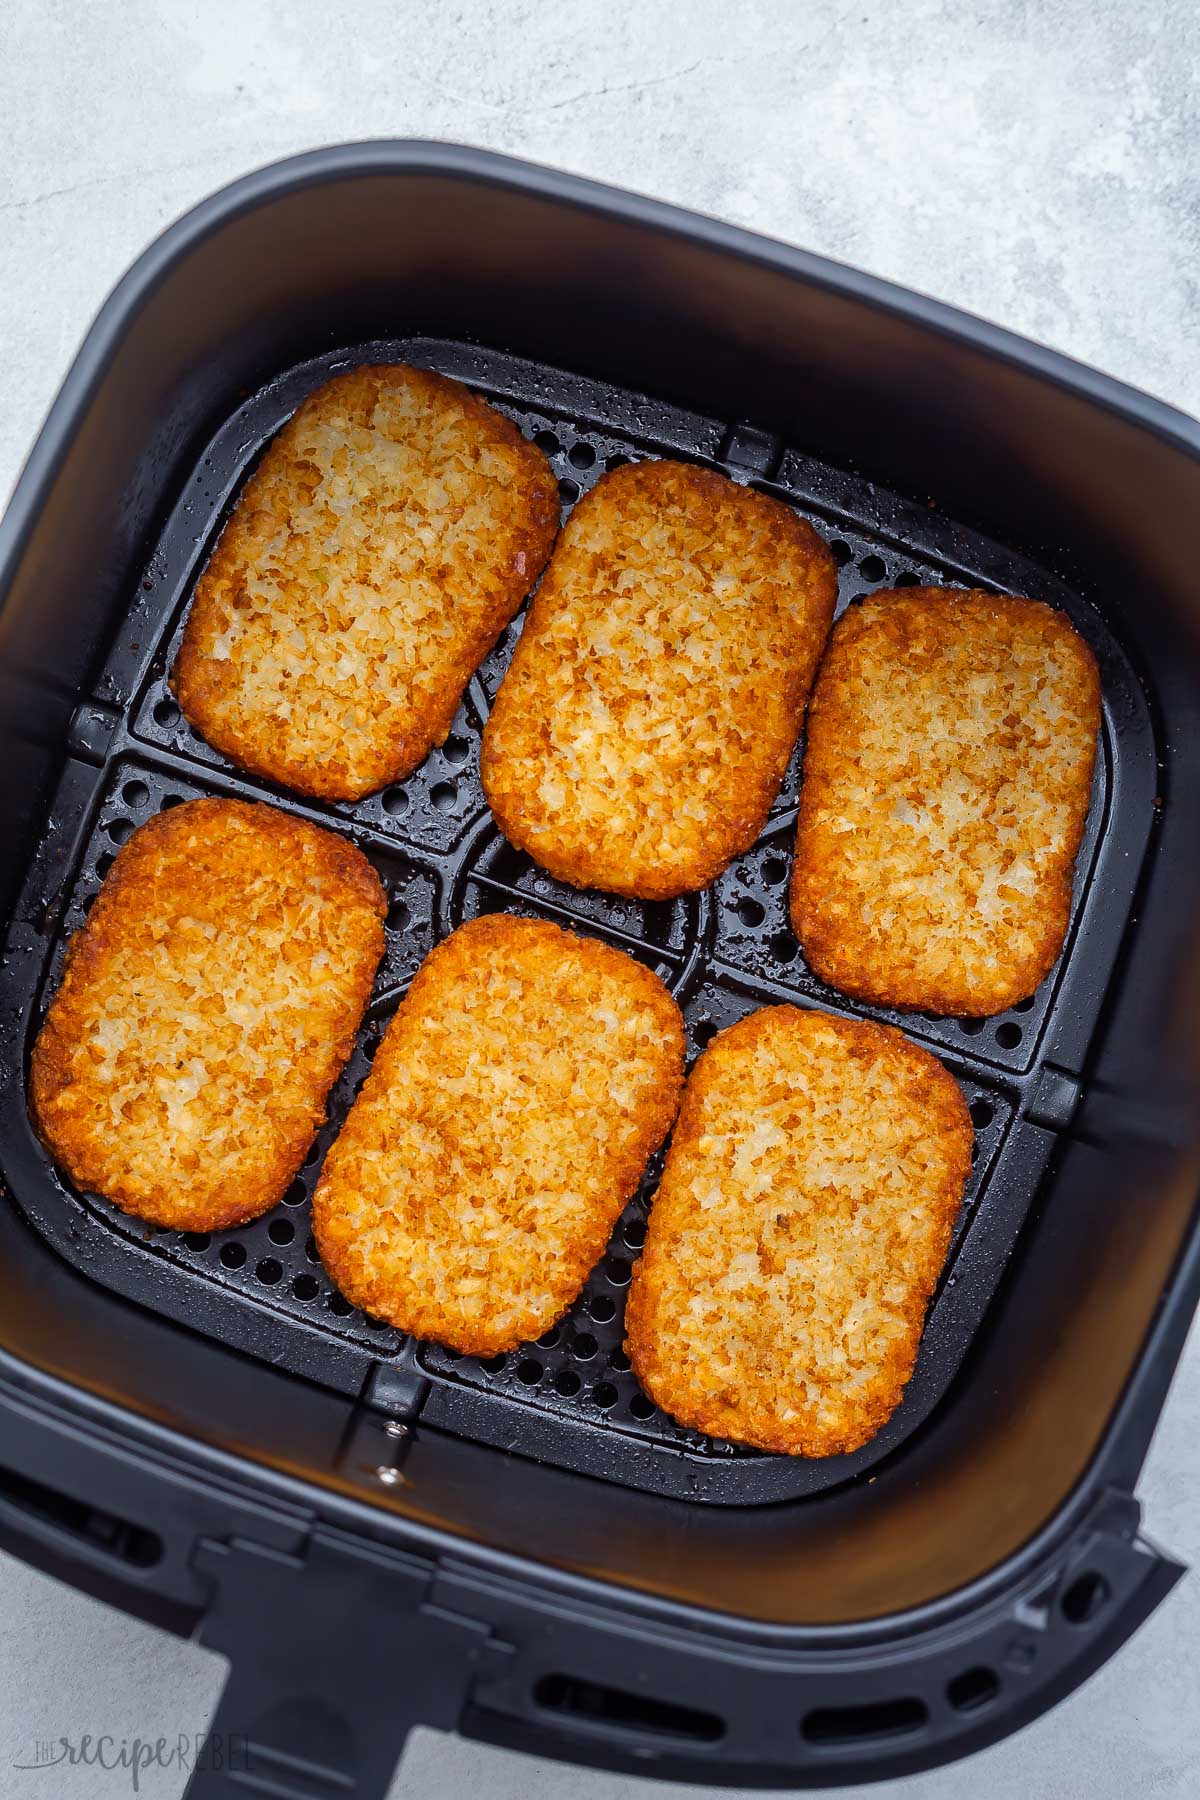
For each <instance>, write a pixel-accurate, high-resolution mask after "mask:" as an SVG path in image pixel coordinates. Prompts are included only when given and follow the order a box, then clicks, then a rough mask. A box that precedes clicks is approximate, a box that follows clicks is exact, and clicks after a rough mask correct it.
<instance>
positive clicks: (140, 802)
mask: <svg viewBox="0 0 1200 1800" xmlns="http://www.w3.org/2000/svg"><path fill="white" fill-rule="evenodd" d="M121 798H122V800H123V801H124V802H125V804H126V806H145V804H146V802H147V800H148V799H149V798H150V789H149V788H148V787H147V786H146V784H145V782H144V781H127V782H126V783H125V786H124V787H123V788H122V789H121Z"/></svg>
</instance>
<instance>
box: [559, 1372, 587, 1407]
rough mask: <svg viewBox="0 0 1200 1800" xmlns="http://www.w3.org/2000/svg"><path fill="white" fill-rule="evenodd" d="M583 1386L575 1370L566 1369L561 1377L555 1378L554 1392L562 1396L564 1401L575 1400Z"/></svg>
mask: <svg viewBox="0 0 1200 1800" xmlns="http://www.w3.org/2000/svg"><path fill="white" fill-rule="evenodd" d="M582 1386H583V1383H582V1381H580V1379H579V1377H578V1375H577V1374H576V1373H575V1371H574V1369H564V1370H563V1372H562V1374H561V1375H556V1376H555V1377H554V1391H555V1393H557V1394H561V1395H562V1397H563V1399H564V1400H573V1399H574V1398H575V1395H576V1394H577V1393H578V1392H579V1390H580V1388H581V1387H582Z"/></svg>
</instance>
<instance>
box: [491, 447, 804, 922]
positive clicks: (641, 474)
mask: <svg viewBox="0 0 1200 1800" xmlns="http://www.w3.org/2000/svg"><path fill="white" fill-rule="evenodd" d="M674 483H682V484H683V485H684V486H686V487H690V488H691V489H693V491H694V492H695V493H697V494H698V495H700V496H702V497H703V496H713V497H714V498H715V500H716V502H717V503H719V504H723V505H728V504H730V503H732V504H735V505H739V506H745V507H747V508H750V509H753V510H755V511H758V512H761V513H762V514H763V516H764V517H769V518H770V519H771V520H772V521H773V523H774V525H775V526H776V527H777V528H778V529H780V530H781V531H782V532H783V533H784V534H785V535H788V536H790V537H791V538H792V539H793V541H794V544H795V546H796V548H797V549H798V550H799V551H800V553H801V554H802V555H803V557H804V558H805V561H806V563H807V565H808V570H807V580H808V599H809V603H810V605H811V607H812V609H813V617H812V625H813V636H814V639H815V642H814V647H813V653H812V656H811V659H810V661H809V666H808V668H807V669H805V668H804V667H803V665H802V664H801V663H797V664H796V665H795V667H794V668H793V670H792V671H791V689H792V691H791V694H790V696H789V700H790V707H789V710H790V711H791V713H792V715H793V720H792V728H791V730H790V731H789V733H788V735H787V738H786V741H785V740H783V739H781V740H780V742H779V744H778V745H777V746H776V750H775V754H774V756H773V757H772V758H771V759H770V761H769V763H767V764H765V765H764V766H763V768H762V769H761V770H760V771H758V772H750V773H747V772H746V771H744V770H740V769H738V768H737V767H736V766H735V765H731V766H730V767H729V770H728V788H727V790H726V793H725V796H724V804H723V807H722V813H721V817H720V819H719V820H718V821H717V822H716V829H715V830H714V832H713V834H712V836H711V837H710V838H708V839H707V841H706V843H705V844H704V845H703V846H702V847H701V849H700V850H699V851H698V852H697V854H696V856H695V857H694V858H693V860H692V862H691V864H690V866H687V865H676V866H674V867H673V868H672V869H671V870H670V871H669V872H666V873H664V874H663V875H662V876H661V877H656V878H650V877H647V876H640V877H632V878H629V879H622V878H621V877H620V876H619V875H616V876H614V875H612V874H611V872H606V877H605V879H604V880H603V881H601V880H598V879H597V873H596V871H595V869H594V867H593V866H592V863H591V860H590V859H589V860H588V862H587V866H586V867H585V866H584V864H583V863H582V862H581V861H578V860H577V859H576V858H575V857H574V856H573V855H572V854H571V853H569V852H568V853H567V854H565V855H559V854H557V853H556V852H555V850H554V848H553V847H551V849H550V851H549V853H548V852H547V846H546V836H545V831H544V827H543V825H542V823H541V821H539V822H538V823H537V825H536V826H532V827H531V825H530V823H529V821H528V819H527V818H526V817H525V814H524V808H523V795H522V789H521V787H520V786H519V785H518V784H517V783H515V782H513V781H510V780H509V779H508V778H507V776H506V770H505V762H504V759H503V758H501V757H498V756H497V755H496V754H495V751H494V750H493V748H492V739H493V734H494V727H493V720H494V719H495V718H496V716H497V713H498V712H501V711H503V710H504V709H505V708H507V707H508V706H509V705H512V704H515V702H514V701H513V699H512V695H513V693H514V688H515V684H513V683H511V682H510V679H509V677H510V676H511V675H512V673H513V672H514V671H515V672H517V673H518V674H519V673H520V671H521V670H522V669H523V668H524V666H525V664H526V663H527V662H529V661H530V660H532V658H533V657H535V656H536V655H538V653H539V646H538V643H537V640H538V637H539V634H540V633H541V631H542V630H543V628H544V627H545V626H546V625H548V624H549V622H550V620H551V619H552V618H553V616H554V613H555V612H556V611H557V609H558V605H559V600H558V579H557V569H558V565H559V557H560V554H561V556H563V557H566V556H570V555H572V554H573V548H572V546H571V544H570V543H569V542H567V541H565V540H560V544H559V549H558V551H556V553H555V555H553V556H552V557H551V559H550V564H549V567H548V568H547V570H546V574H545V577H544V579H543V581H542V585H541V587H540V588H539V589H538V592H537V594H536V595H535V596H534V599H533V603H532V605H531V606H530V608H529V617H528V620H527V622H526V625H525V629H524V631H523V632H522V634H521V637H520V640H519V641H518V643H517V647H516V650H515V651H514V653H513V658H512V662H511V663H510V665H509V671H508V674H506V676H505V679H504V681H503V682H502V683H501V686H500V691H499V693H498V694H497V695H496V699H495V702H494V704H493V707H492V712H491V716H490V717H489V719H488V721H487V724H486V725H485V726H484V731H483V743H482V747H481V749H480V757H479V771H480V779H481V781H482V784H483V791H484V795H485V797H486V799H487V802H488V805H489V806H490V808H491V810H492V815H493V817H494V818H495V820H496V823H497V824H498V825H499V827H500V829H501V831H502V832H503V833H504V835H505V837H506V838H507V839H508V841H509V843H511V844H513V845H515V846H516V848H517V849H518V850H524V851H525V852H526V853H527V854H528V855H530V856H531V857H533V859H534V861H535V862H537V863H540V864H541V866H542V867H543V868H545V869H548V870H549V872H550V873H551V874H552V875H554V876H555V877H556V878H557V879H558V880H560V881H566V882H568V883H569V884H570V885H571V886H573V887H581V888H586V887H595V888H599V889H601V890H602V891H604V892H607V893H614V894H622V895H627V896H629V897H630V898H633V899H641V900H674V899H677V898H678V897H679V895H681V894H689V893H695V892H696V891H698V890H699V889H701V888H705V887H707V886H708V885H709V883H710V882H712V881H715V880H716V878H717V876H718V875H719V874H721V872H722V870H724V869H725V868H727V867H728V865H729V864H730V863H731V862H732V860H733V858H734V857H735V856H740V855H741V853H742V852H743V851H744V850H747V849H749V847H750V845H751V844H753V843H754V841H755V839H756V838H757V837H758V835H759V833H760V831H761V830H762V828H763V825H764V824H765V823H766V820H767V815H768V814H769V813H770V810H771V807H772V805H773V803H774V800H775V797H776V795H777V794H778V792H779V785H780V782H781V781H782V780H783V777H784V773H785V771H786V769H787V765H788V759H789V757H790V756H791V754H792V751H793V750H794V749H795V747H796V740H797V738H798V737H799V735H800V732H801V729H802V727H803V724H804V708H805V705H806V704H807V701H808V694H809V689H810V687H811V685H812V678H813V674H814V672H815V670H816V667H817V662H818V660H819V658H820V654H821V649H822V647H823V645H824V642H825V637H826V634H827V633H828V630H829V626H830V623H831V621H832V619H833V612H834V607H835V605H836V602H837V564H836V562H835V561H834V557H833V552H832V551H831V550H830V549H829V546H828V545H827V544H826V543H825V540H824V539H823V538H822V537H820V536H819V535H818V533H817V532H816V531H814V529H813V527H812V526H811V525H810V524H809V523H808V521H807V520H806V519H802V518H801V517H800V516H799V514H798V513H796V512H794V511H793V510H792V508H791V507H790V506H785V505H784V503H783V502H782V501H780V500H774V499H772V498H771V496H770V495H768V494H760V493H759V492H758V491H757V490H756V489H754V488H747V487H743V486H741V484H740V483H738V482H734V481H730V480H729V478H728V477H727V476H724V475H718V474H716V473H715V472H714V471H713V470H710V469H701V468H697V467H695V466H694V465H692V464H690V463H679V462H672V461H670V460H666V459H655V460H652V461H646V462H638V463H627V464H624V465H622V466H621V467H620V468H617V469H613V470H610V471H609V472H608V473H606V474H604V475H602V476H601V477H600V480H599V481H598V482H597V483H596V485H595V487H593V488H592V489H591V490H590V492H589V493H587V494H585V495H584V496H583V497H582V499H580V500H579V501H578V502H577V504H576V506H575V509H574V512H573V513H572V515H571V516H572V519H576V518H579V517H582V516H585V515H586V514H587V513H588V512H591V511H594V510H595V509H596V508H597V507H598V506H602V505H607V504H608V502H609V500H610V498H611V497H612V496H613V494H614V490H616V491H617V498H618V499H619V497H620V490H621V489H623V488H628V487H633V486H640V487H643V488H648V489H649V490H650V492H651V494H653V493H654V492H655V490H656V489H657V490H664V489H666V488H667V487H669V486H670V485H671V484H674ZM567 529H568V530H569V525H568V527H567ZM506 690H507V692H506Z"/></svg>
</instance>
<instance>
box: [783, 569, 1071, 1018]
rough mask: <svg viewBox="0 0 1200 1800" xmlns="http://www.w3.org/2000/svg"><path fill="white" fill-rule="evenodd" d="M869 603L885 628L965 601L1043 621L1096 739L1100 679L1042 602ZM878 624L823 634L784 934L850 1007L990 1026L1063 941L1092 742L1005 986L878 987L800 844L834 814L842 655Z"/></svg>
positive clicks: (980, 598)
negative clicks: (1034, 937) (1032, 921)
mask: <svg viewBox="0 0 1200 1800" xmlns="http://www.w3.org/2000/svg"><path fill="white" fill-rule="evenodd" d="M872 598H881V599H886V600H888V601H889V602H890V604H891V607H892V608H895V609H896V611H895V615H894V623H895V624H897V625H898V624H899V623H900V622H901V618H902V614H903V612H904V611H905V610H907V609H908V608H909V607H911V606H913V605H917V606H929V605H943V606H953V607H955V608H956V609H957V608H959V607H961V606H962V605H963V603H964V602H968V603H975V602H983V603H986V605H987V606H988V608H989V609H991V610H995V609H996V608H997V607H1002V608H1003V609H1004V610H1005V611H1006V612H1010V613H1012V614H1013V615H1014V616H1019V617H1023V618H1025V619H1027V620H1029V621H1036V623H1037V626H1038V628H1039V630H1044V629H1045V626H1046V624H1047V623H1048V622H1052V623H1053V625H1054V626H1055V628H1056V629H1057V631H1058V634H1059V636H1060V639H1061V641H1062V642H1063V643H1064V644H1065V645H1069V646H1071V647H1072V649H1073V650H1074V652H1075V653H1076V655H1077V656H1078V661H1079V669H1080V678H1081V686H1082V688H1083V689H1084V690H1085V692H1084V704H1085V705H1088V706H1090V707H1091V709H1092V711H1093V713H1094V716H1095V730H1096V732H1098V731H1099V729H1100V717H1101V713H1100V671H1099V668H1098V666H1097V663H1096V658H1095V656H1094V655H1093V653H1092V650H1091V647H1090V646H1089V645H1088V644H1087V642H1086V641H1085V640H1084V639H1083V638H1082V637H1081V636H1080V635H1079V633H1078V632H1077V631H1076V630H1075V628H1074V626H1073V625H1072V624H1071V622H1070V620H1069V619H1067V618H1066V616H1065V615H1064V614H1063V613H1060V612H1058V611H1056V610H1055V608H1053V607H1050V606H1047V605H1046V604H1045V602H1044V601H1041V600H1029V599H1023V598H1020V597H1014V596H1009V595H996V594H989V593H987V592H986V591H985V590H983V589H980V588H938V587H912V588H901V589H895V590H880V591H879V593H878V594H876V595H873V596H872ZM885 623H886V622H885V621H882V620H880V619H878V618H877V617H871V618H868V619H867V620H865V621H864V620H863V619H862V617H861V615H860V613H859V612H858V610H857V608H855V609H852V610H851V611H849V612H847V613H844V614H843V615H842V617H841V618H840V619H839V620H838V622H837V624H836V625H835V626H834V628H833V631H832V633H831V634H830V638H829V645H828V648H827V650H826V652H825V658H824V661H823V662H822V664H821V667H820V669H819V670H818V672H817V678H816V681H815V683H814V684H813V693H812V701H811V703H810V706H809V711H808V742H807V745H806V747H805V753H804V768H803V771H802V776H801V788H800V810H799V817H798V820H797V826H796V842H795V857H794V860H793V864H792V879H791V920H792V928H793V930H794V931H795V933H796V936H797V938H798V939H799V940H800V945H801V948H802V949H803V951H804V955H805V958H806V960H807V961H808V963H809V965H810V967H811V968H812V969H813V970H814V971H815V972H816V973H817V974H818V975H819V976H820V977H821V978H822V979H823V980H824V981H827V982H828V983H829V984H830V986H831V987H835V988H837V989H838V991H839V992H840V993H843V994H848V995H850V996H851V998H852V999H855V1000H863V1001H866V1002H868V1003H869V1004H872V1005H876V1006H894V1007H896V1008H898V1009H900V1010H902V1011H917V1012H935V1013H944V1014H948V1015H950V1016H952V1017H957V1018H990V1017H992V1016H993V1015H994V1014H996V1013H1000V1012H1004V1011H1006V1010H1007V1009H1008V1008H1009V1007H1011V1006H1014V1005H1016V1003H1017V1002H1018V1001H1019V1000H1026V999H1028V998H1029V996H1030V995H1031V994H1033V993H1034V992H1036V990H1037V988H1038V987H1039V986H1040V984H1041V983H1042V982H1043V981H1044V980H1045V978H1046V976H1047V975H1048V974H1049V973H1050V971H1051V969H1052V968H1053V967H1054V965H1055V963H1056V962H1057V960H1058V958H1059V955H1060V953H1061V951H1062V947H1063V944H1064V942H1065V941H1066V935H1067V929H1068V926H1069V924H1070V918H1071V899H1072V890H1073V880H1074V872H1075V858H1076V857H1077V856H1078V854H1079V846H1080V844H1081V843H1082V841H1083V833H1084V830H1085V827H1086V824H1087V815H1088V808H1089V806H1090V804H1091V792H1092V774H1093V770H1094V767H1095V748H1094V742H1095V740H1094V737H1093V751H1092V755H1091V756H1089V757H1088V758H1087V761H1086V764H1085V763H1083V762H1081V763H1080V764H1079V765H1078V768H1077V772H1076V773H1077V780H1076V793H1077V804H1076V807H1075V818H1074V823H1073V826H1072V830H1071V832H1070V834H1069V837H1068V839H1067V841H1066V842H1065V843H1064V846H1063V851H1062V855H1061V857H1060V859H1059V863H1058V866H1057V869H1056V870H1055V872H1054V874H1055V879H1054V884H1053V887H1052V888H1050V887H1049V884H1047V888H1046V890H1044V891H1042V892H1041V893H1040V894H1039V896H1038V900H1039V910H1038V917H1039V919H1040V923H1041V944H1040V948H1039V950H1038V952H1037V954H1036V955H1035V956H1032V957H1029V958H1027V959H1025V960H1024V961H1023V962H1022V963H1021V964H1020V966H1019V967H1018V966H1015V965H1014V967H1013V968H1012V971H1011V973H1010V975H1009V978H1008V980H1007V981H1002V980H1001V979H1000V978H999V977H997V978H996V979H995V980H994V982H993V984H992V986H991V988H990V989H989V992H988V994H987V995H986V996H981V995H980V994H979V992H978V989H977V987H975V986H973V985H971V984H969V983H967V982H965V981H963V982H960V983H959V984H957V985H955V983H954V982H952V981H949V980H946V979H944V978H943V979H941V980H923V979H922V978H921V977H920V976H919V975H918V974H917V972H916V971H915V970H914V971H913V973H912V976H911V978H910V979H909V980H908V981H907V982H906V983H905V984H904V985H903V987H902V988H901V986H900V985H899V984H892V983H889V982H887V981H881V980H879V979H877V978H876V977H875V975H874V974H873V972H872V970H871V969H870V968H869V967H863V966H860V965H858V964H856V962H855V956H856V953H857V950H858V946H857V944H856V942H855V941H854V940H853V939H851V938H847V936H846V934H845V932H844V930H843V929H842V927H841V926H840V925H836V924H833V923H832V922H830V921H828V920H827V919H826V915H825V912H824V909H823V906H822V896H823V895H824V894H825V893H826V892H827V889H828V885H829V881H830V871H829V870H828V869H827V868H826V867H825V866H824V864H823V862H822V860H821V858H820V856H819V855H814V854H813V853H812V851H811V850H810V849H809V847H808V839H809V833H810V831H811V830H813V829H815V827H816V825H817V822H818V820H819V818H820V816H821V814H822V813H823V812H825V811H826V810H827V809H828V810H829V811H830V812H836V810H837V797H838V789H839V785H840V778H841V773H842V762H841V744H840V742H839V738H838V735H837V725H836V722H835V726H834V728H833V730H832V731H831V730H830V729H829V728H828V725H827V709H836V710H838V711H840V710H841V708H842V705H843V700H842V693H841V683H842V674H843V664H844V662H845V661H846V660H847V658H848V657H851V656H853V654H854V650H855V646H856V643H857V639H858V637H859V635H860V634H861V633H862V632H863V631H864V630H873V629H876V628H877V627H878V626H879V625H881V624H885Z"/></svg>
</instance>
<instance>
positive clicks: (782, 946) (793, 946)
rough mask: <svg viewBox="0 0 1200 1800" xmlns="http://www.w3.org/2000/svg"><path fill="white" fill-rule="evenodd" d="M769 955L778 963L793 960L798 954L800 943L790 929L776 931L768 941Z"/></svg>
mask: <svg viewBox="0 0 1200 1800" xmlns="http://www.w3.org/2000/svg"><path fill="white" fill-rule="evenodd" d="M770 951H771V955H772V956H773V957H774V958H775V961H776V962H778V963H790V962H795V960H796V958H797V957H798V956H799V954H800V945H799V943H798V941H797V940H796V939H795V938H794V937H793V936H792V934H791V932H790V931H777V932H776V933H775V936H774V937H773V938H772V939H771V943H770Z"/></svg>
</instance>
